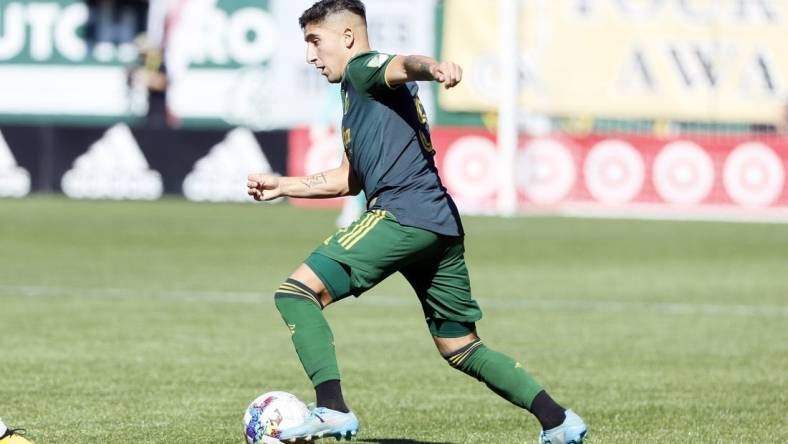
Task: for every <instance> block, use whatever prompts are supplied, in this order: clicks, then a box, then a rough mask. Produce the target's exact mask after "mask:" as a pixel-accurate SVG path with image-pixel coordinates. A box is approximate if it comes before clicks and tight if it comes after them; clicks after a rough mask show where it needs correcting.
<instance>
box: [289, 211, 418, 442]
mask: <svg viewBox="0 0 788 444" xmlns="http://www.w3.org/2000/svg"><path fill="white" fill-rule="evenodd" d="M407 235H408V233H407V231H406V230H403V229H402V227H400V226H399V224H397V223H396V221H395V220H394V219H393V217H392V216H391V215H389V214H387V213H386V212H385V211H382V210H375V211H368V212H367V213H366V214H365V215H364V216H363V217H361V218H360V219H358V220H357V221H356V222H354V223H353V224H351V226H350V227H348V228H347V229H343V230H340V231H338V232H337V233H336V234H334V235H332V236H331V237H329V238H328V239H326V240H325V241H324V242H323V244H322V245H321V246H320V247H318V248H317V249H316V250H315V251H314V252H313V253H312V254H311V255H310V256H309V257H308V258H307V259H306V261H305V262H304V265H302V266H301V267H299V268H298V270H296V272H295V273H293V275H292V276H291V277H290V279H289V280H288V281H287V282H285V284H283V285H282V286H281V287H280V288H279V291H278V293H277V308H279V310H280V312H281V313H282V317H283V318H284V319H285V322H286V323H287V324H288V327H290V331H291V333H292V337H293V343H294V344H295V346H296V351H297V352H298V356H299V359H301V363H302V364H303V366H304V369H305V371H306V373H307V375H309V377H310V378H311V379H312V383H313V384H314V386H315V391H316V395H317V409H315V411H314V412H313V414H312V416H310V418H309V419H308V420H307V421H306V422H305V423H304V424H303V425H302V426H299V427H296V428H293V429H289V430H285V431H283V434H282V437H280V439H281V440H290V439H307V438H313V437H320V436H323V435H325V434H328V435H333V436H340V435H341V436H348V433H349V434H351V435H352V434H354V433H355V432H356V430H358V420H357V419H356V417H355V415H353V413H352V412H350V411H349V410H348V409H347V407H346V406H345V403H344V399H343V395H342V389H341V387H340V383H339V381H340V375H339V370H338V366H337V361H336V353H335V351H334V338H333V335H332V334H331V330H330V328H329V327H328V323H327V322H326V320H325V318H324V317H323V314H322V309H323V308H324V307H326V306H327V305H329V304H331V303H333V302H336V301H338V300H341V299H343V298H345V297H347V296H349V295H351V294H353V295H360V294H361V293H363V292H364V291H366V290H368V289H370V288H372V287H373V286H374V285H376V284H377V283H379V282H380V281H382V280H383V279H385V278H386V277H387V276H388V275H390V274H391V273H392V272H393V271H394V270H395V269H396V266H397V264H398V263H399V261H400V259H401V258H402V257H404V256H407V255H408V254H409V253H408V249H406V248H398V247H397V246H401V245H403V242H402V240H403V238H405V237H407ZM384 247H385V248H384ZM303 287H306V288H303ZM293 293H295V294H293Z"/></svg>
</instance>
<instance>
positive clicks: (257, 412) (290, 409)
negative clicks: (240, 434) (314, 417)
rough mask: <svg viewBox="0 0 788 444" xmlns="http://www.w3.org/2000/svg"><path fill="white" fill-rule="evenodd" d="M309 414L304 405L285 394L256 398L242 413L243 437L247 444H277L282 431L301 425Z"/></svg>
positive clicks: (277, 393) (270, 394)
mask: <svg viewBox="0 0 788 444" xmlns="http://www.w3.org/2000/svg"><path fill="white" fill-rule="evenodd" d="M308 414H309V410H308V409H307V407H306V404H304V403H303V402H301V400H300V399H298V398H297V397H296V396H295V395H293V394H290V393H287V392H277V391H274V392H268V393H263V394H262V395H260V396H258V397H257V399H255V400H254V401H252V403H251V404H249V407H247V408H246V412H245V413H244V437H245V438H246V442H247V443H248V444H277V443H280V441H279V439H278V438H279V436H280V434H281V433H282V430H285V429H288V428H290V427H295V426H298V425H301V423H303V422H304V419H305V418H306V416H307V415H308Z"/></svg>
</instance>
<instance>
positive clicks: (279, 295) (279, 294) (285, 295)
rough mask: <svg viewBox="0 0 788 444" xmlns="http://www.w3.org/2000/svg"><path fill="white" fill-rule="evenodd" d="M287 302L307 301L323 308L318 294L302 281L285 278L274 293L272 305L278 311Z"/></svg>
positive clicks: (282, 308) (283, 307)
mask: <svg viewBox="0 0 788 444" xmlns="http://www.w3.org/2000/svg"><path fill="white" fill-rule="evenodd" d="M288 302H308V303H311V304H315V305H316V306H317V307H318V308H321V309H322V308H323V305H322V303H321V302H320V296H319V295H318V294H317V293H315V291H314V290H312V289H311V288H309V287H308V286H307V285H305V284H304V283H303V282H300V281H298V280H295V279H288V280H286V281H285V282H284V283H283V284H282V285H280V286H279V288H277V289H276V293H274V305H276V308H277V310H279V312H280V313H282V310H284V309H285V307H286V306H287V305H288Z"/></svg>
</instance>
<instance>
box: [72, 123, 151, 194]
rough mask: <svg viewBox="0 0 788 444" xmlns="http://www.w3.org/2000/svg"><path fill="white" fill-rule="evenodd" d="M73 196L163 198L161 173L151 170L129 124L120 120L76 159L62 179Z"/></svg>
mask: <svg viewBox="0 0 788 444" xmlns="http://www.w3.org/2000/svg"><path fill="white" fill-rule="evenodd" d="M60 186H61V188H62V189H63V192H64V193H65V194H66V195H67V196H68V197H71V198H73V199H134V200H155V199H158V198H160V197H161V195H162V192H163V184H162V180H161V174H159V172H158V171H154V170H151V169H150V166H149V165H148V161H147V160H146V159H145V155H144V154H143V153H142V150H141V149H140V147H139V145H138V144H137V141H136V140H134V136H133V135H132V134H131V130H130V129H129V127H128V126H126V125H124V124H122V123H119V124H117V125H115V126H113V127H112V128H110V129H108V130H107V132H105V133H104V135H103V136H102V137H101V139H99V140H97V141H96V142H94V143H93V144H92V145H91V146H90V148H88V151H87V152H86V153H85V154H83V155H81V156H79V157H78V158H77V159H76V160H75V161H74V166H73V168H72V169H70V170H68V171H67V172H66V174H64V175H63V179H62V180H61V182H60Z"/></svg>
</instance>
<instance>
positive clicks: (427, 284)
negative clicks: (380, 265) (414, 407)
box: [403, 238, 585, 444]
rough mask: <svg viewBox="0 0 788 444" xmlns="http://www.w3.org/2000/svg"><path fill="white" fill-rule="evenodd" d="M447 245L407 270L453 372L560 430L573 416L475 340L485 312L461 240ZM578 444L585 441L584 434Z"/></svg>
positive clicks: (450, 240) (508, 359) (518, 366)
mask: <svg viewBox="0 0 788 444" xmlns="http://www.w3.org/2000/svg"><path fill="white" fill-rule="evenodd" d="M444 242H445V245H444V248H443V249H442V250H441V251H440V252H439V254H437V255H436V256H435V257H434V258H430V259H426V260H424V261H421V262H419V263H416V264H413V265H411V266H409V267H408V268H406V269H404V270H403V274H404V275H405V277H406V278H407V279H408V281H409V282H410V284H411V285H412V286H413V288H414V289H415V290H416V292H417V294H418V295H419V300H420V301H421V304H422V308H423V309H424V313H425V317H426V318H427V324H428V327H429V330H430V333H431V334H432V336H433V340H434V342H435V345H436V347H437V348H438V351H439V352H440V353H441V355H442V356H443V357H444V358H445V359H446V361H447V362H448V363H449V364H450V365H451V366H452V367H453V368H456V369H458V370H460V371H462V372H463V373H466V374H468V375H470V376H473V377H474V378H476V379H478V380H479V381H482V382H484V383H485V384H486V385H487V386H488V387H489V388H490V389H491V390H492V391H494V392H495V393H496V394H498V395H500V396H501V397H503V398H504V399H506V400H508V401H509V402H511V403H513V404H515V405H517V406H519V407H522V408H524V409H526V410H528V411H529V412H531V413H532V414H533V415H534V416H535V417H536V418H537V420H539V423H540V424H541V425H542V428H543V430H547V431H550V430H551V429H555V428H556V427H560V426H561V425H562V424H563V423H564V421H565V420H566V419H567V416H568V415H574V414H573V413H571V411H565V410H564V408H563V407H561V406H560V405H558V404H557V403H556V402H555V401H554V400H553V399H552V398H551V397H550V396H549V395H548V394H547V392H546V391H545V390H544V389H543V388H542V386H541V385H539V383H538V382H536V380H534V378H533V377H532V376H531V375H530V374H529V373H528V372H527V371H526V370H525V369H524V368H523V367H522V365H521V364H520V363H519V362H517V361H515V360H514V359H512V358H511V357H509V356H507V355H505V354H503V353H500V352H498V351H495V350H493V349H491V348H489V347H487V346H486V345H485V344H484V343H483V342H482V340H481V339H480V338H479V337H478V336H477V334H476V326H475V322H476V321H477V320H479V319H481V311H480V309H479V307H478V305H477V304H476V302H475V301H474V300H473V298H472V296H471V292H470V279H469V277H468V270H467V267H466V265H465V259H464V246H463V243H462V239H461V238H444ZM567 412H569V413H567ZM575 416H576V415H575ZM578 419H579V418H578ZM581 422H582V421H581ZM584 427H585V425H584V424H583V435H584V430H585V429H584ZM574 441H575V442H581V441H582V436H581V437H579V438H578V439H574ZM553 442H554V443H555V444H560V443H563V442H567V443H568V442H571V440H569V441H560V440H554V441H553Z"/></svg>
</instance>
